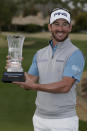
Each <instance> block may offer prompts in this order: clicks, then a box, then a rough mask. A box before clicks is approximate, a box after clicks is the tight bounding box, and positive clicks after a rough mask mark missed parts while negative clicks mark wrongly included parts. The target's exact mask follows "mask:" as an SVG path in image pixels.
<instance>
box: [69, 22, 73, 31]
mask: <svg viewBox="0 0 87 131" xmlns="http://www.w3.org/2000/svg"><path fill="white" fill-rule="evenodd" d="M71 31H72V24H70V31H69V32H71Z"/></svg>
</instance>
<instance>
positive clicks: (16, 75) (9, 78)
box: [2, 72, 25, 83]
mask: <svg viewBox="0 0 87 131" xmlns="http://www.w3.org/2000/svg"><path fill="white" fill-rule="evenodd" d="M2 81H3V82H5V83H11V82H14V81H15V82H24V81H25V77H24V72H4V74H3V78H2Z"/></svg>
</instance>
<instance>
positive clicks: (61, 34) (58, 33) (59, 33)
mask: <svg viewBox="0 0 87 131" xmlns="http://www.w3.org/2000/svg"><path fill="white" fill-rule="evenodd" d="M56 35H58V36H60V37H61V36H63V35H64V32H56Z"/></svg>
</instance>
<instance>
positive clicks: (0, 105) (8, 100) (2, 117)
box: [0, 36, 87, 131]
mask: <svg viewBox="0 0 87 131" xmlns="http://www.w3.org/2000/svg"><path fill="white" fill-rule="evenodd" d="M0 40H1V41H0V79H1V78H2V74H3V72H4V71H5V69H4V67H5V60H6V55H7V52H8V48H7V41H6V38H5V37H4V36H1V38H0ZM32 42H33V44H32V45H31V44H30V43H32ZM73 43H74V44H75V45H77V46H78V47H79V48H80V49H81V50H82V51H83V53H84V55H85V57H86V58H87V53H86V50H87V41H76V40H75V41H73ZM47 44H48V39H38V38H26V40H25V42H24V48H23V57H24V60H23V68H24V71H28V69H29V67H30V64H31V62H32V58H33V55H34V54H35V52H36V51H37V50H38V49H40V48H43V47H44V46H46V45H47ZM85 70H87V62H86V66H85ZM35 97H36V92H35V91H24V90H23V89H21V88H19V87H17V86H16V85H13V84H7V83H5V84H4V83H2V82H0V131H33V125H32V116H33V114H34V111H35V104H34V103H35ZM86 130H87V123H86V122H83V121H80V131H86Z"/></svg>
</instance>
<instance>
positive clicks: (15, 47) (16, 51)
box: [2, 35, 25, 83]
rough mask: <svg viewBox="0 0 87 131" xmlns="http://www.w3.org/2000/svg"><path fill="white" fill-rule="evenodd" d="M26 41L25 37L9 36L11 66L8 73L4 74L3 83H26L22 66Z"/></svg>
mask: <svg viewBox="0 0 87 131" xmlns="http://www.w3.org/2000/svg"><path fill="white" fill-rule="evenodd" d="M24 39H25V37H24V36H16V35H13V36H12V35H9V36H7V40H8V56H9V63H10V65H9V67H8V68H7V71H6V72H4V74H3V78H2V81H3V82H7V83H10V82H13V81H19V82H20V81H21V82H23V81H25V77H24V72H23V68H22V64H21V63H22V48H23V43H24Z"/></svg>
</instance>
